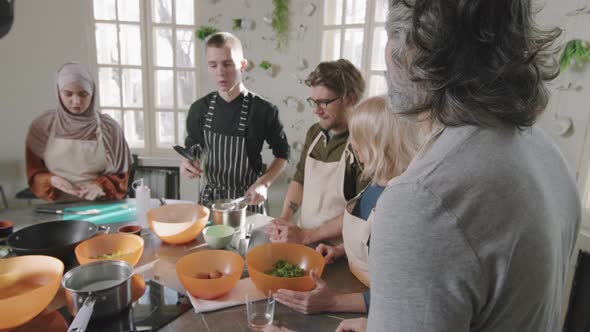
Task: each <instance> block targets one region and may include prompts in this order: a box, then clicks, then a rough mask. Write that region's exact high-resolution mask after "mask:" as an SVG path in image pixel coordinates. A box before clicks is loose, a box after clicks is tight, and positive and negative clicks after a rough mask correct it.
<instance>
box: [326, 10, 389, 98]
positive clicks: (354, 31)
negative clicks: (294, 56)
mask: <svg viewBox="0 0 590 332" xmlns="http://www.w3.org/2000/svg"><path fill="white" fill-rule="evenodd" d="M386 13H387V0H325V1H324V14H323V22H322V47H321V52H322V54H321V59H322V61H329V60H336V59H339V58H345V59H348V60H350V62H352V63H353V64H355V65H356V66H357V67H358V68H359V69H361V71H362V72H363V73H364V74H365V75H366V76H365V78H366V79H367V93H368V95H369V96H373V95H377V94H383V93H386V92H387V84H386V82H385V75H384V73H385V70H386V68H385V57H384V52H385V44H386V43H387V34H386V33H385V18H386Z"/></svg>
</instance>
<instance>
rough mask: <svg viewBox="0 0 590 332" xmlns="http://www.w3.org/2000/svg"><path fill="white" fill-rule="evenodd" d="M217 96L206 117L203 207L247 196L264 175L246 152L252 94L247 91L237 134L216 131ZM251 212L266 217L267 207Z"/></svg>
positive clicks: (252, 208) (253, 209) (258, 207)
mask: <svg viewBox="0 0 590 332" xmlns="http://www.w3.org/2000/svg"><path fill="white" fill-rule="evenodd" d="M217 97H218V95H217V93H215V94H214V95H213V97H212V98H211V103H210V104H209V110H208V111H207V114H205V128H204V129H203V136H204V140H203V143H204V153H205V155H206V162H205V165H204V169H205V177H206V179H207V184H206V185H205V186H204V187H203V188H202V190H201V196H200V197H201V204H203V205H205V206H211V204H213V202H214V201H215V200H217V199H225V198H238V197H242V196H244V194H245V193H246V191H247V190H248V188H250V186H251V185H252V184H253V183H254V182H255V181H256V179H258V177H259V176H260V175H261V174H260V172H258V173H256V172H255V171H254V170H253V169H252V168H251V166H250V161H249V160H248V154H247V151H246V128H247V123H248V113H249V110H250V100H251V98H252V95H251V94H250V93H249V92H248V91H247V90H245V91H244V99H243V100H242V108H241V113H240V120H239V123H238V130H237V133H236V134H235V135H225V134H220V133H217V132H215V131H213V112H214V111H215V106H216V104H217ZM248 210H250V211H252V212H257V213H262V214H266V212H265V209H264V204H260V205H250V206H248Z"/></svg>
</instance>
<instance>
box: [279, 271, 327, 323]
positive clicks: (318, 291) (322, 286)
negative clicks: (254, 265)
mask: <svg viewBox="0 0 590 332" xmlns="http://www.w3.org/2000/svg"><path fill="white" fill-rule="evenodd" d="M309 277H310V278H311V280H313V282H315V289H314V290H312V291H309V292H297V291H292V290H288V289H279V290H278V291H277V293H276V294H275V299H276V300H277V301H279V302H280V303H282V304H284V305H286V306H287V307H289V308H291V309H293V310H296V311H299V312H301V313H304V314H306V315H308V314H315V313H319V312H324V311H332V310H334V309H335V308H334V307H335V305H336V298H337V296H338V294H337V293H335V292H333V291H332V290H330V288H328V285H327V284H326V282H325V281H323V280H322V279H321V278H320V277H318V275H317V274H316V272H315V270H312V271H311V272H310V273H309Z"/></svg>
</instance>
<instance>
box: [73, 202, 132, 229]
mask: <svg viewBox="0 0 590 332" xmlns="http://www.w3.org/2000/svg"><path fill="white" fill-rule="evenodd" d="M92 209H97V210H99V211H100V213H99V214H94V215H87V216H85V215H77V214H66V215H64V216H63V220H86V221H90V222H92V223H95V224H99V225H101V224H112V223H116V222H129V221H135V219H136V218H137V216H136V210H135V204H129V203H109V204H96V205H85V206H76V207H69V208H65V209H64V210H65V211H86V210H92Z"/></svg>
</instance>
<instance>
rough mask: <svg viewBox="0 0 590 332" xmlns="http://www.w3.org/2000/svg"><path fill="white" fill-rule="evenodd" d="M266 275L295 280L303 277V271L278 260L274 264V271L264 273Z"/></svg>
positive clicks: (282, 260) (297, 266) (296, 266)
mask: <svg viewBox="0 0 590 332" xmlns="http://www.w3.org/2000/svg"><path fill="white" fill-rule="evenodd" d="M266 274H270V275H271V276H275V277H281V278H297V277H303V276H304V275H305V270H303V269H302V268H301V267H299V265H295V264H291V263H289V262H287V261H286V260H284V259H279V260H278V261H277V262H276V264H275V267H274V269H272V270H270V271H268V272H266Z"/></svg>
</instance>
